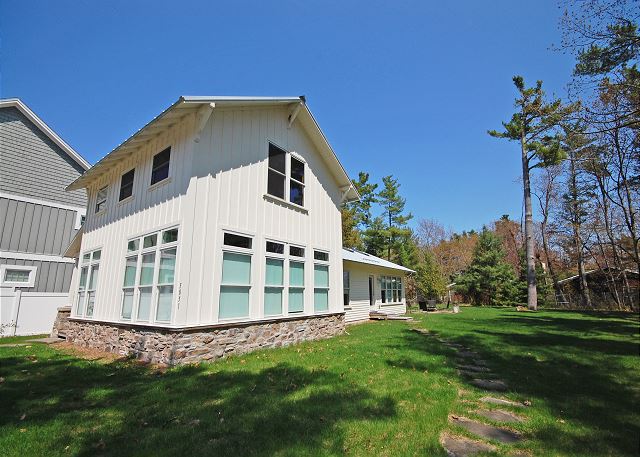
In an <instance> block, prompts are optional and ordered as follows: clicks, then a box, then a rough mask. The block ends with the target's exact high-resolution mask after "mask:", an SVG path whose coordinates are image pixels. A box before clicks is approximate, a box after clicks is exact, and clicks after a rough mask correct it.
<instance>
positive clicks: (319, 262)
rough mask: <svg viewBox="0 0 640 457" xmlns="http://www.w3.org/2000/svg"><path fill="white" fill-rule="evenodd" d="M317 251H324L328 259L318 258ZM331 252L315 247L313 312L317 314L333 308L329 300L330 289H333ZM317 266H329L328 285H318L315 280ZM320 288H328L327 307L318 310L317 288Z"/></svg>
mask: <svg viewBox="0 0 640 457" xmlns="http://www.w3.org/2000/svg"><path fill="white" fill-rule="evenodd" d="M316 252H322V253H325V254H327V259H326V260H319V259H316V255H315V254H316ZM329 254H330V253H329V251H325V250H323V249H315V248H314V249H313V277H314V279H313V297H314V299H313V312H314V314H317V313H328V312H329V311H330V309H331V304H330V301H329V299H330V291H331V265H330V259H331V256H330V255H329ZM316 266H326V267H327V286H326V287H324V286H321V287H318V285H317V284H316V281H315V274H316V271H315V270H316ZM320 289H321V290H326V292H327V309H326V310H321V311H318V310H317V308H316V300H315V295H316V290H320Z"/></svg>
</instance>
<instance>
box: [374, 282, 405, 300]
mask: <svg viewBox="0 0 640 457" xmlns="http://www.w3.org/2000/svg"><path fill="white" fill-rule="evenodd" d="M378 285H379V286H380V293H381V295H382V297H381V298H382V303H400V302H402V300H403V291H402V278H400V277H397V276H380V277H379V278H378Z"/></svg>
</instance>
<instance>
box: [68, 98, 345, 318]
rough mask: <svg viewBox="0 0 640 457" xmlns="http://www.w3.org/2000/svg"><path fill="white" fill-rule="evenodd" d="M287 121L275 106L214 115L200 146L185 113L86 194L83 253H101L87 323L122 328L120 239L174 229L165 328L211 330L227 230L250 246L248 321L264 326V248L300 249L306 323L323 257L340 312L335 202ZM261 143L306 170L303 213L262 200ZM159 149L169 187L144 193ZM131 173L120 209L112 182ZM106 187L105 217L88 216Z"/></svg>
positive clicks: (322, 167) (264, 150) (323, 170)
mask: <svg viewBox="0 0 640 457" xmlns="http://www.w3.org/2000/svg"><path fill="white" fill-rule="evenodd" d="M288 114H289V111H288V109H287V108H280V107H268V108H265V107H259V108H239V107H236V108H227V107H225V108H216V109H214V111H213V114H212V115H211V117H210V119H209V121H208V123H207V124H206V125H205V127H204V130H203V131H202V133H201V135H200V141H199V142H198V143H196V142H194V137H195V114H189V115H187V116H185V117H184V118H182V120H180V121H178V122H177V123H176V124H174V125H173V126H172V127H170V128H169V129H167V130H165V131H163V132H162V133H161V134H160V136H158V137H156V138H155V139H153V140H151V141H150V142H148V143H146V144H144V145H143V146H142V147H141V150H140V152H139V153H136V154H135V155H134V156H132V157H131V158H130V159H128V160H125V161H123V162H122V163H120V164H118V166H117V167H116V168H115V169H113V170H111V171H110V172H109V173H108V174H107V175H106V176H103V177H102V178H101V179H100V180H99V181H98V182H96V183H95V185H92V186H91V188H90V192H89V195H90V197H89V202H90V203H89V211H88V216H87V223H86V225H85V234H84V236H83V240H82V248H81V249H82V252H87V251H89V250H93V249H98V248H100V249H102V258H101V261H100V273H99V278H98V287H97V292H96V306H95V311H94V313H95V314H94V319H96V320H106V321H119V319H120V318H119V316H120V308H121V299H122V292H121V286H122V282H123V278H124V262H125V256H126V243H127V240H128V239H130V238H131V237H134V236H139V235H144V234H147V233H150V232H152V231H154V230H159V229H161V228H166V227H170V226H179V229H180V235H179V241H178V258H177V265H176V273H175V274H176V281H175V283H174V303H173V318H172V321H171V325H174V326H184V325H204V324H214V323H217V322H218V299H219V290H220V279H221V269H222V235H223V233H224V231H225V230H230V231H233V232H236V233H240V234H245V235H249V236H252V237H253V250H252V269H251V275H252V288H251V300H250V315H249V318H248V319H249V320H257V319H261V318H262V317H263V315H262V305H263V291H264V271H265V268H264V262H265V241H266V240H272V241H279V242H285V243H292V244H296V245H300V246H304V247H305V248H306V262H305V314H313V264H314V262H313V250H314V249H320V250H324V251H328V252H329V256H330V262H329V276H330V279H329V283H330V291H329V312H341V311H342V310H343V307H342V254H341V252H342V251H341V249H342V246H341V228H340V227H341V222H340V212H339V209H338V208H339V203H340V198H341V193H340V191H339V189H338V187H337V184H336V183H335V179H334V178H333V176H332V175H331V173H330V172H329V169H328V167H327V166H326V164H325V163H324V161H323V160H322V158H321V156H320V154H319V153H318V152H317V149H316V147H315V146H314V145H313V144H312V142H311V140H310V139H309V137H308V136H307V134H306V133H305V131H304V130H303V129H302V127H300V126H298V125H297V124H296V123H294V124H293V126H291V128H288ZM269 141H272V142H273V143H275V144H277V145H278V146H280V147H282V148H284V149H286V150H288V151H295V152H296V153H297V154H298V155H299V156H300V157H302V158H303V159H304V160H305V161H306V163H307V166H306V175H305V181H306V183H305V205H304V206H305V208H304V209H303V210H302V209H299V208H293V207H292V206H291V205H289V204H287V203H283V202H277V201H276V200H274V199H271V198H268V197H265V194H266V190H267V167H268V165H267V159H268V142H269ZM167 146H171V148H172V149H171V166H170V172H169V176H170V178H169V180H168V182H166V183H163V184H162V185H160V186H159V187H154V188H149V182H150V173H151V164H152V157H153V155H155V154H156V153H158V152H160V151H161V150H163V149H164V148H165V147H167ZM133 167H135V168H136V172H135V181H134V192H133V196H132V197H131V199H129V200H127V201H126V202H120V203H119V202H118V201H117V199H118V195H117V194H118V192H119V185H120V176H121V175H122V174H123V173H125V172H127V171H128V170H130V169H131V168H133ZM105 184H109V192H108V199H107V207H106V210H105V211H104V213H103V214H99V215H94V214H93V209H94V206H95V197H96V192H97V190H98V189H100V188H101V187H103V186H104V185H105ZM76 276H77V274H76V275H74V281H75V282H74V285H72V287H75V284H76V283H77V279H75V277H76ZM73 295H75V294H73ZM74 312H75V309H74ZM242 320H247V319H242Z"/></svg>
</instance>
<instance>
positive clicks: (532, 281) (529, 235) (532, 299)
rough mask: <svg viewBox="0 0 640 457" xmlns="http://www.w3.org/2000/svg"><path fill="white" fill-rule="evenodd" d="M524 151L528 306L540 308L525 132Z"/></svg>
mask: <svg viewBox="0 0 640 457" xmlns="http://www.w3.org/2000/svg"><path fill="white" fill-rule="evenodd" d="M520 147H521V152H522V184H523V187H524V237H525V246H526V251H527V252H526V255H527V307H528V308H529V309H531V310H534V311H535V310H537V309H538V289H537V287H536V258H535V252H534V249H535V245H534V243H533V209H532V206H531V181H530V179H529V158H528V155H527V148H526V144H525V138H524V133H523V134H522V136H521V138H520Z"/></svg>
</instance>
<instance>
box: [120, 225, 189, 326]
mask: <svg viewBox="0 0 640 457" xmlns="http://www.w3.org/2000/svg"><path fill="white" fill-rule="evenodd" d="M177 244H178V229H177V228H170V229H166V230H162V231H160V232H155V233H151V234H148V235H144V236H142V237H138V238H134V239H132V240H129V241H128V242H127V254H126V257H125V266H124V279H123V285H122V312H121V317H122V319H126V320H130V319H134V318H135V320H136V321H140V322H152V321H155V322H169V321H171V315H172V311H173V295H174V294H173V292H174V282H175V270H176V258H177V253H178V247H177Z"/></svg>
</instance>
